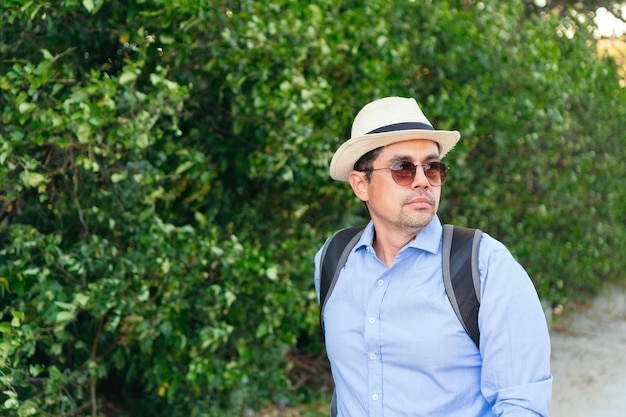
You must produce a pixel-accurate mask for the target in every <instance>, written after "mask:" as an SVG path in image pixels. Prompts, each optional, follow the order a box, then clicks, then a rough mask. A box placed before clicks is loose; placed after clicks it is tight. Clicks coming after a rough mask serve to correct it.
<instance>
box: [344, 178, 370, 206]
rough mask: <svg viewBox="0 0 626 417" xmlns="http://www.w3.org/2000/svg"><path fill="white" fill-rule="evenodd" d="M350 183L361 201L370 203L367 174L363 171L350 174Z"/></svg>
mask: <svg viewBox="0 0 626 417" xmlns="http://www.w3.org/2000/svg"><path fill="white" fill-rule="evenodd" d="M348 181H350V186H351V187H352V191H354V194H356V196H357V197H358V198H359V200H361V201H368V200H369V195H368V190H369V187H368V185H369V183H368V182H367V179H366V178H365V172H361V171H352V172H350V176H349V177H348Z"/></svg>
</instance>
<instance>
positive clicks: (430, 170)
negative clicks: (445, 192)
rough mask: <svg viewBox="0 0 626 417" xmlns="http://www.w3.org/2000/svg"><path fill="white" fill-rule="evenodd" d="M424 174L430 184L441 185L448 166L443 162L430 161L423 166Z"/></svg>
mask: <svg viewBox="0 0 626 417" xmlns="http://www.w3.org/2000/svg"><path fill="white" fill-rule="evenodd" d="M424 174H426V178H428V181H429V182H430V184H431V185H441V184H442V183H443V182H444V181H445V180H446V176H447V175H448V167H447V165H446V164H444V163H443V162H431V163H430V164H426V165H425V166H424Z"/></svg>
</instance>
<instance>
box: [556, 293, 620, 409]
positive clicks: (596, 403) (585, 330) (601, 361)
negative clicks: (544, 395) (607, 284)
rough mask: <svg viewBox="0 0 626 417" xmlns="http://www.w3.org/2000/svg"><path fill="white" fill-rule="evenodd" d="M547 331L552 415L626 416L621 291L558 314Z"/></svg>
mask: <svg viewBox="0 0 626 417" xmlns="http://www.w3.org/2000/svg"><path fill="white" fill-rule="evenodd" d="M551 335H552V374H553V376H554V389H553V398H552V409H551V414H550V415H551V417H626V290H625V289H624V288H617V287H612V288H610V289H607V290H605V291H603V292H602V293H601V294H600V295H599V296H598V297H597V298H596V299H595V300H594V301H593V302H592V303H590V304H589V306H584V307H581V308H577V309H574V310H571V311H567V312H565V313H563V314H562V315H559V316H558V317H557V320H556V322H555V323H554V324H553V326H552V330H551Z"/></svg>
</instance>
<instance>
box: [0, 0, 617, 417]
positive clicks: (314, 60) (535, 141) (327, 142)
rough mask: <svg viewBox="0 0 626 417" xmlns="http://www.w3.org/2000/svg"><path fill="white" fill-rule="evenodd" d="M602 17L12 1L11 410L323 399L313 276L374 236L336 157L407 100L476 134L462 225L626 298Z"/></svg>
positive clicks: (453, 4)
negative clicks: (377, 110) (339, 252)
mask: <svg viewBox="0 0 626 417" xmlns="http://www.w3.org/2000/svg"><path fill="white" fill-rule="evenodd" d="M561 3H565V2H561ZM589 3H594V2H589ZM590 17H591V15H589V14H588V13H587V12H585V11H584V10H572V9H571V8H569V7H567V5H566V4H560V5H559V7H558V8H551V7H545V8H541V9H537V8H536V7H533V6H532V5H529V4H524V2H521V1H520V2H516V1H511V2H498V1H496V0H485V1H482V2H474V1H438V2H418V1H415V2H413V1H383V0H373V1H368V2H354V1H347V2H334V1H331V0H312V1H309V2H296V1H290V0H283V1H272V2H254V1H240V2H228V3H224V2H216V1H212V0H203V1H193V2H191V1H173V0H156V1H153V2H146V1H135V2H121V1H102V2H93V1H91V0H84V1H80V2H76V1H70V2H61V1H50V2H47V3H35V2H25V1H15V0H4V3H3V13H2V17H1V19H2V21H1V27H2V38H1V39H0V56H1V61H0V105H1V113H0V117H1V124H0V141H1V142H0V308H1V310H0V333H1V334H2V339H1V340H0V390H1V391H2V395H3V398H2V401H0V410H2V414H3V415H6V416H28V415H77V416H78V415H92V416H157V415H162V416H218V415H219V416H228V415H243V414H246V413H251V412H253V410H256V409H258V408H259V407H261V406H263V405H264V404H266V403H267V402H268V401H270V402H273V403H276V404H279V405H286V404H293V403H297V402H300V401H305V402H306V401H308V399H309V398H310V397H309V396H310V395H312V392H313V391H314V389H313V390H312V389H308V390H306V389H305V390H302V389H298V388H299V384H300V382H299V381H300V380H299V379H298V378H296V376H298V375H302V372H303V369H302V368H300V369H298V368H297V367H296V368H294V364H298V363H299V360H298V358H302V357H307V356H308V355H312V356H313V357H319V356H321V355H323V347H322V345H321V343H320V336H319V334H318V329H317V306H316V300H315V294H314V292H313V288H312V273H313V265H312V259H313V256H314V254H315V252H316V250H317V249H318V248H319V247H320V246H321V244H322V243H323V241H324V239H325V238H326V237H327V236H328V235H329V234H330V233H331V232H332V231H334V230H335V229H337V228H338V227H342V226H345V225H351V224H356V223H362V222H364V221H365V217H364V215H365V213H363V211H362V208H361V205H360V203H359V202H358V201H356V200H355V198H354V197H353V196H352V195H351V192H350V190H349V187H347V186H345V185H342V184H339V183H335V182H332V181H331V180H330V179H329V178H328V174H327V167H328V162H329V160H330V157H331V156H332V153H333V151H334V149H336V147H337V146H338V145H339V144H340V143H341V142H342V141H343V140H344V139H345V138H347V137H349V128H350V123H351V119H352V118H353V116H354V115H355V114H356V112H357V111H358V110H359V109H360V108H361V107H362V106H363V105H364V104H365V103H366V102H368V101H371V100H372V99H374V98H378V97H381V96H386V95H402V96H414V97H416V98H417V99H418V101H419V102H420V104H421V105H422V106H423V108H424V109H425V112H426V114H427V115H428V116H429V118H430V119H431V121H432V122H433V124H434V125H435V126H436V127H437V128H441V129H458V130H460V131H461V132H462V137H463V139H462V141H461V142H460V144H459V145H458V146H457V148H456V149H455V150H454V151H453V152H452V153H451V154H450V156H448V157H447V160H448V163H449V164H450V165H451V166H452V171H451V176H450V177H451V178H450V180H449V181H448V182H447V183H446V187H445V190H444V198H443V204H442V207H441V211H440V216H441V218H442V220H443V221H445V222H454V223H457V224H461V225H469V226H473V227H480V228H482V229H483V230H485V231H487V232H488V233H490V234H492V235H494V236H495V237H497V238H499V239H500V240H502V241H503V242H505V243H506V244H507V245H508V246H509V248H510V249H511V251H512V252H513V253H514V254H515V255H516V256H517V257H518V258H519V259H520V261H521V262H522V263H523V264H524V266H525V267H526V268H527V270H528V271H529V273H530V275H531V276H532V277H533V280H534V281H535V284H536V286H537V289H538V291H539V293H540V296H541V297H542V298H543V299H544V300H546V301H548V302H551V303H553V305H560V304H562V303H564V302H565V301H566V300H567V299H568V298H570V297H583V296H585V295H588V294H593V293H594V291H597V289H598V288H599V287H600V286H601V285H602V284H603V282H604V281H606V280H608V279H612V280H621V281H623V280H624V278H625V277H624V272H623V265H624V263H625V259H624V257H625V254H624V253H625V252H624V250H622V249H623V246H624V243H623V242H624V241H625V238H626V233H625V230H624V216H625V213H626V207H625V205H626V203H625V201H626V195H625V194H626V191H625V190H626V189H625V188H624V186H623V178H624V174H625V173H626V172H625V171H626V168H625V167H624V164H623V163H621V161H623V160H624V157H625V156H626V155H625V153H626V151H625V146H624V145H625V141H626V139H625V137H624V127H626V126H625V125H624V120H625V116H626V93H625V90H624V88H623V87H620V84H619V83H620V76H619V73H618V66H617V65H616V64H615V62H614V60H613V59H612V58H610V57H608V56H606V55H604V54H600V53H599V52H598V50H597V48H596V42H595V40H594V38H593V27H592V26H590V24H589V22H590ZM620 248H622V249H620ZM304 371H306V369H305V370H304ZM304 373H305V374H306V372H304ZM289 377H291V379H290V378H289Z"/></svg>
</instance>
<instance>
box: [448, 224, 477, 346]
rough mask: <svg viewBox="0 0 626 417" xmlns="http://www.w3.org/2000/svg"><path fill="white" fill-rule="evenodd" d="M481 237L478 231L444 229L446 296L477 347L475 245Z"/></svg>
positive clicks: (451, 227) (449, 227)
mask: <svg viewBox="0 0 626 417" xmlns="http://www.w3.org/2000/svg"><path fill="white" fill-rule="evenodd" d="M481 234H482V232H481V231H480V230H478V229H468V228H465V227H459V226H452V225H449V224H446V225H444V227H443V253H442V256H443V281H444V285H445V288H446V293H447V294H448V298H449V299H450V304H452V308H453V309H454V312H455V313H456V315H457V316H458V318H459V321H460V322H461V324H462V325H463V328H464V329H465V331H466V332H467V334H468V335H469V336H470V337H471V338H472V340H473V341H474V343H475V344H476V346H477V347H479V340H480V330H479V329H478V309H479V307H480V275H479V272H478V246H479V244H480V238H481Z"/></svg>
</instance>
